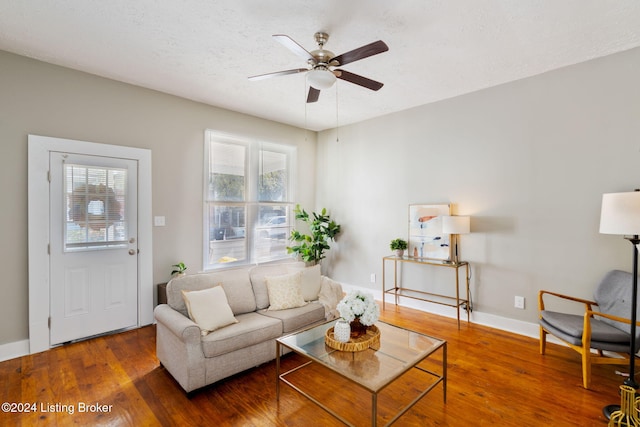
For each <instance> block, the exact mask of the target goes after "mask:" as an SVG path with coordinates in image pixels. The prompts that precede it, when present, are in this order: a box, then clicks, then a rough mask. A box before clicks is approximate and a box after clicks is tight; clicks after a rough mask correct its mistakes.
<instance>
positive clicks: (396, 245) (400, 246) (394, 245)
mask: <svg viewBox="0 0 640 427" xmlns="http://www.w3.org/2000/svg"><path fill="white" fill-rule="evenodd" d="M389 247H390V248H391V250H392V251H396V256H397V257H401V256H402V255H404V250H405V249H407V241H406V240H403V239H400V238H397V239H393V240H392V241H391V244H390V245H389Z"/></svg>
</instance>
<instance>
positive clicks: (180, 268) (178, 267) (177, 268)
mask: <svg viewBox="0 0 640 427" xmlns="http://www.w3.org/2000/svg"><path fill="white" fill-rule="evenodd" d="M171 267H173V270H172V271H171V276H172V277H173V276H184V274H185V272H184V271H185V270H186V269H187V266H186V265H185V264H184V262H182V261H181V262H179V263H177V264H173V265H172V266H171Z"/></svg>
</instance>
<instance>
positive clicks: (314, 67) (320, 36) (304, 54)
mask: <svg viewBox="0 0 640 427" xmlns="http://www.w3.org/2000/svg"><path fill="white" fill-rule="evenodd" d="M314 37H315V40H316V43H317V44H318V49H316V50H314V51H311V52H309V51H308V50H306V49H305V48H304V47H302V46H301V45H300V44H298V43H297V42H296V41H295V40H293V39H292V38H291V37H289V36H287V35H284V34H274V35H273V38H275V39H276V40H277V41H278V42H280V43H281V44H282V45H283V46H284V47H286V48H287V49H289V50H290V51H292V52H293V53H295V54H296V55H298V56H299V57H301V58H303V59H304V60H306V61H307V64H308V68H306V69H305V68H296V69H293V70H284V71H277V72H275V73H268V74H260V75H257V76H252V77H249V80H262V79H266V78H271V77H276V76H284V75H288V74H296V73H302V72H306V73H307V82H308V83H309V86H310V87H309V94H308V95H307V102H308V103H309V102H316V101H317V100H318V98H319V96H320V91H321V90H325V89H329V88H330V87H331V86H333V85H334V83H335V82H336V79H341V80H344V81H346V82H349V83H353V84H356V85H358V86H362V87H364V88H367V89H370V90H374V91H377V90H379V89H380V88H381V87H382V86H383V84H382V83H380V82H377V81H375V80H371V79H369V78H367V77H363V76H360V75H358V74H354V73H350V72H348V71H345V70H339V69H337V68H335V67H339V66H342V65H346V64H349V63H351V62H355V61H358V60H360V59H364V58H368V57H370V56H373V55H377V54H379V53H382V52H386V51H388V50H389V47H388V46H387V45H386V44H385V43H384V42H383V41H382V40H378V41H376V42H373V43H369V44H368V45H365V46H361V47H359V48H357V49H354V50H351V51H349V52H346V53H343V54H342V55H338V56H336V55H334V53H333V52H331V51H329V50H325V49H324V44H325V43H326V42H327V40H329V34H327V33H325V32H317V33H315V35H314Z"/></svg>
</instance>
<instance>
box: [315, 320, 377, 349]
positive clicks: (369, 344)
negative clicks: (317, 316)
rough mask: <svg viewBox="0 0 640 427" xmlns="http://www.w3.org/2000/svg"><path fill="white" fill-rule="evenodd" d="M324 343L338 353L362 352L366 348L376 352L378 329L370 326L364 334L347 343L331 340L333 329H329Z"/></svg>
mask: <svg viewBox="0 0 640 427" xmlns="http://www.w3.org/2000/svg"><path fill="white" fill-rule="evenodd" d="M324 342H325V344H327V345H328V346H329V347H331V348H333V349H336V350H340V351H362V350H366V349H368V348H372V349H374V350H378V349H379V348H380V329H378V327H377V326H376V325H371V326H369V329H367V333H366V334H363V335H360V336H359V337H357V338H351V339H350V340H349V342H340V341H336V340H334V339H333V327H331V328H329V329H327V332H326V333H325V335H324Z"/></svg>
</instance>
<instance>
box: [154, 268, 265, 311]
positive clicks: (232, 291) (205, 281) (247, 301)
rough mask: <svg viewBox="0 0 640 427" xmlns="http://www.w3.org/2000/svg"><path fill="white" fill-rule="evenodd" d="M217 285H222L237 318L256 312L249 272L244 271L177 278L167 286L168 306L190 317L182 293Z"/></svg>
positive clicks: (228, 271)
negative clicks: (239, 315) (243, 314)
mask: <svg viewBox="0 0 640 427" xmlns="http://www.w3.org/2000/svg"><path fill="white" fill-rule="evenodd" d="M217 285H222V289H224V293H225V295H226V296H227V300H228V301H229V307H231V311H232V312H233V314H234V315H235V316H237V315H238V314H242V313H250V312H252V311H255V310H256V300H255V297H254V295H253V288H252V287H251V282H250V281H249V272H248V271H247V270H243V269H239V270H226V271H222V272H214V273H199V274H187V275H186V276H182V277H176V278H175V279H172V280H171V281H170V282H169V283H168V284H167V304H169V306H170V307H171V308H173V309H174V310H177V311H179V312H180V313H182V314H183V315H185V316H189V313H188V311H187V306H186V305H185V303H184V299H183V298H182V291H183V290H185V291H200V290H203V289H207V288H212V287H214V286H217Z"/></svg>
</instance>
